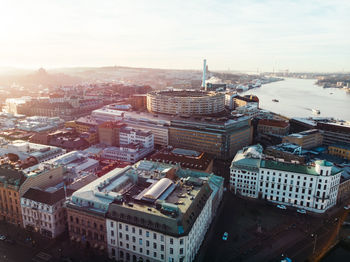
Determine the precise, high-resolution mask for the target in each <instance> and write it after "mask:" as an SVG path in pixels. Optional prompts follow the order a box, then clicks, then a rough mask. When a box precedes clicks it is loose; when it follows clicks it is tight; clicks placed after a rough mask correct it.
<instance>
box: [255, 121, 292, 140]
mask: <svg viewBox="0 0 350 262" xmlns="http://www.w3.org/2000/svg"><path fill="white" fill-rule="evenodd" d="M258 133H259V134H269V135H278V136H285V135H288V133H289V123H288V121H284V120H275V119H260V120H259V122H258Z"/></svg>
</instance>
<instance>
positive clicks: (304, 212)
mask: <svg viewBox="0 0 350 262" xmlns="http://www.w3.org/2000/svg"><path fill="white" fill-rule="evenodd" d="M297 212H298V213H300V214H306V210H305V209H298V210H297Z"/></svg>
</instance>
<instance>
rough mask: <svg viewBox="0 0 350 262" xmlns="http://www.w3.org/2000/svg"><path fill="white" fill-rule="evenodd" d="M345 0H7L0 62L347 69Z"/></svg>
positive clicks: (8, 64) (349, 21)
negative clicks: (72, 0)
mask: <svg viewBox="0 0 350 262" xmlns="http://www.w3.org/2000/svg"><path fill="white" fill-rule="evenodd" d="M349 8H350V3H349V2H347V1H340V0H338V1H309V2H307V3H305V2H302V1H288V2H284V3H281V2H280V1H271V0H267V1H233V2H231V1H224V0H223V1H191V2H190V3H188V2H181V5H180V4H179V3H178V2H176V3H174V2H168V1H166V2H164V1H147V2H142V1H133V2H132V3H127V2H122V1H104V2H103V5H101V3H100V2H97V1H84V2H79V3H75V4H72V3H71V2H68V1H59V2H58V1H51V2H46V1H37V2H35V3H33V2H26V1H11V2H6V3H3V4H2V12H1V17H0V22H1V24H2V28H1V34H0V41H1V43H2V44H1V49H0V57H1V63H0V67H16V68H39V67H44V68H57V67H75V66H88V67H94V66H97V67H98V66H114V65H118V66H130V67H148V68H165V69H198V70H200V69H201V62H202V59H203V58H207V60H208V64H209V69H212V70H238V71H255V72H256V71H273V70H284V69H289V70H290V71H314V72H316V71H318V72H325V71H328V72H330V71H338V72H339V71H349V70H350V66H349V62H348V61H349V58H350V51H349V49H348V46H349V44H350V38H349V37H348V36H347V34H346V32H347V28H348V27H349V25H350V19H349V18H348V16H347V13H348V10H349Z"/></svg>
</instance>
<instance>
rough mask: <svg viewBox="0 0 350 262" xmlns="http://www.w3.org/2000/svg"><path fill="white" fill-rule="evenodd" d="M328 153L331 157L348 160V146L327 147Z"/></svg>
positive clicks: (349, 152) (349, 157) (349, 158)
mask: <svg viewBox="0 0 350 262" xmlns="http://www.w3.org/2000/svg"><path fill="white" fill-rule="evenodd" d="M328 153H329V154H330V155H332V156H337V157H340V158H343V159H347V160H350V144H335V145H329V146H328Z"/></svg>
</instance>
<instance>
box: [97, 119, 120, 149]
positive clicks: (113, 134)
mask: <svg viewBox="0 0 350 262" xmlns="http://www.w3.org/2000/svg"><path fill="white" fill-rule="evenodd" d="M124 126H125V124H122V123H120V122H105V123H102V124H100V125H99V126H98V135H99V141H100V143H101V144H105V145H108V146H119V145H120V142H119V140H120V138H119V133H120V129H121V128H122V127H124Z"/></svg>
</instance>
